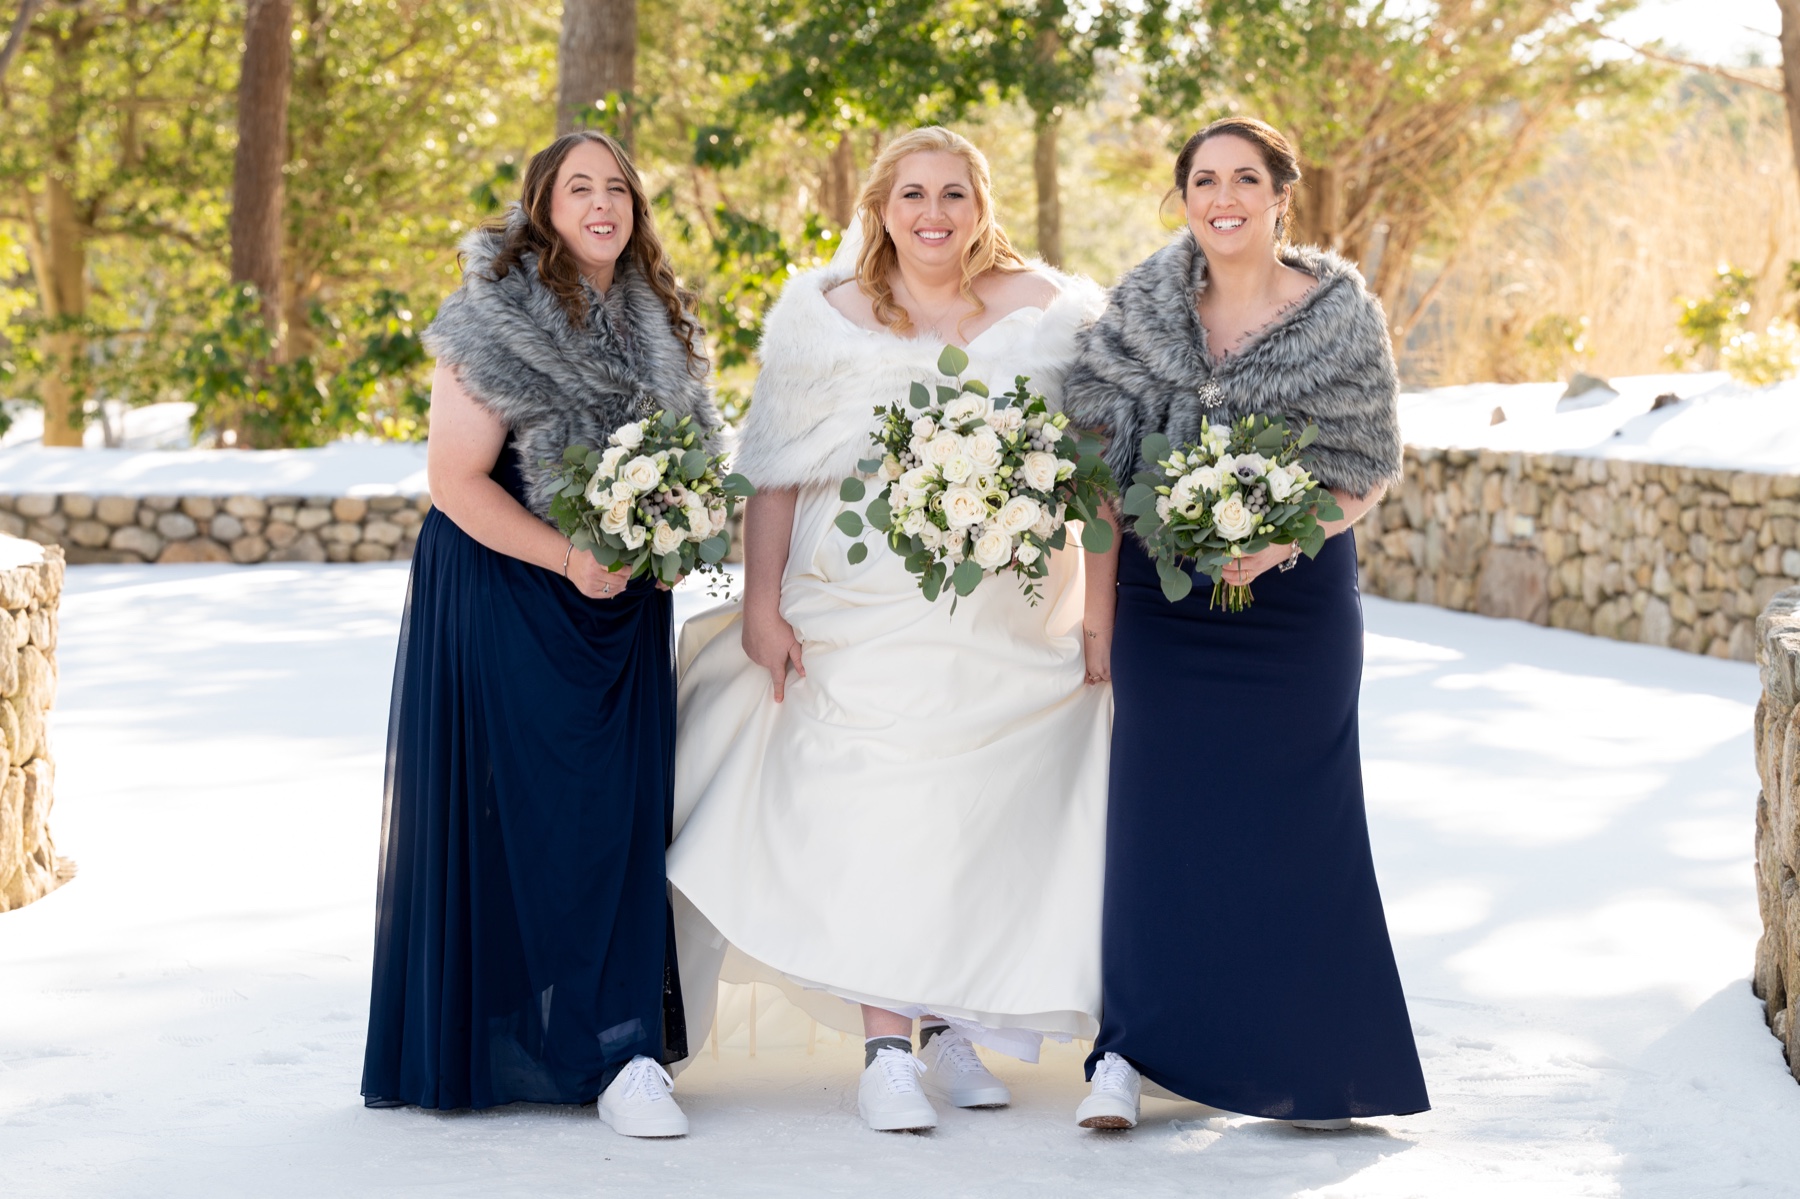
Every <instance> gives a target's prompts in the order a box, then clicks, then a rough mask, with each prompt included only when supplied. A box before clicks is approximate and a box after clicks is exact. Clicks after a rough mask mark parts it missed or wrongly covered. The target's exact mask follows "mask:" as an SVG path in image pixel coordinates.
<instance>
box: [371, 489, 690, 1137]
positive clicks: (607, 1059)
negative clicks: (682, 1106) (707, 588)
mask: <svg viewBox="0 0 1800 1199" xmlns="http://www.w3.org/2000/svg"><path fill="white" fill-rule="evenodd" d="M512 466H513V464H512V463H511V462H510V460H509V461H507V462H505V463H503V466H502V467H501V469H500V470H499V471H497V477H500V478H501V481H502V482H504V483H506V484H508V485H509V487H510V488H512V489H513V490H514V491H515V494H516V492H517V477H516V470H514V469H512ZM672 622H673V608H672V605H671V600H670V596H669V594H668V593H667V592H664V591H659V590H657V589H656V587H655V585H654V584H653V583H651V582H649V581H648V580H634V581H633V582H632V584H631V586H630V587H629V588H628V589H627V591H626V593H625V594H624V595H623V596H622V597H620V598H617V599H613V600H607V601H598V600H589V599H586V598H584V597H583V596H582V595H581V594H580V593H579V592H578V591H576V589H575V588H574V587H573V586H571V585H570V584H569V583H568V581H567V580H565V579H563V578H562V577H561V576H560V575H559V574H557V573H555V572H551V571H547V570H543V569H541V568H539V567H536V566H532V565H530V564H528V563H525V562H521V561H519V560H518V559H516V558H511V557H507V556H506V555H504V554H498V553H495V552H493V551H492V550H489V549H487V548H486V547H484V546H482V545H481V544H480V543H478V542H476V541H475V540H474V539H473V538H471V537H469V536H468V535H467V534H466V533H464V532H463V531H462V530H461V529H459V528H458V527H457V526H456V525H455V524H454V523H453V522H452V521H451V520H449V518H447V517H445V516H444V515H443V514H442V513H440V512H437V511H435V510H434V511H433V512H431V513H430V514H429V515H428V516H427V517H426V519H425V524H424V527H423V529H422V530H421V532H420V536H419V543H418V547H417V550H416V551H415V555H414V558H413V566H412V579H411V585H410V589H409V594H408V598H407V606H406V616H405V622H404V624H403V626H402V631H401V640H400V654H399V662H398V666H397V672H396V679H395V688H394V705H393V709H392V714H391V717H390V730H389V746H388V786H387V809H386V813H385V816H384V820H383V829H382V842H383V844H382V857H381V880H380V897H379V906H378V911H377V919H376V934H375V962H374V983H373V993H372V997H371V1000H370V1005H369V1039H368V1047H367V1053H366V1056H365V1059H364V1068H363V1081H362V1093H363V1097H364V1101H365V1102H366V1103H367V1104H369V1105H370V1106H372V1107H389V1106H397V1105H401V1104H416V1105H418V1106H420V1107H426V1108H442V1109H448V1108H484V1107H491V1106H494V1105H496V1104H501V1103H511V1102H515V1101H520V1100H529V1101H533V1102H539V1103H585V1102H588V1101H591V1100H593V1099H594V1098H595V1097H596V1096H597V1095H598V1094H599V1093H600V1091H601V1090H602V1089H604V1087H605V1085H606V1084H607V1083H608V1082H610V1081H611V1080H612V1078H613V1076H614V1075H616V1074H617V1072H618V1071H619V1069H620V1068H622V1067H623V1065H624V1064H625V1063H626V1062H629V1061H630V1060H631V1059H632V1058H633V1057H635V1056H637V1055H639V1054H644V1055H647V1056H649V1057H652V1058H655V1059H657V1060H659V1061H663V1062H670V1061H677V1060H680V1059H681V1058H683V1057H685V1056H686V1054H687V1049H686V1031H685V1028H684V1025H683V1021H682V1013H681V1006H680V993H681V992H680V987H679V983H678V980H677V979H676V977H675V954H674V948H673V931H672V929H673V925H672V921H671V918H670V912H669V903H668V892H667V886H666V883H665V879H664V874H663V853H664V850H665V848H666V847H667V845H668V840H669V833H670V824H671V819H672V815H673V813H672V804H673V799H674V789H673V776H674V749H675V677H674V662H673V623H672Z"/></svg>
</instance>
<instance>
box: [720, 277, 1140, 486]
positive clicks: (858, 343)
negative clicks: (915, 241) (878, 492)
mask: <svg viewBox="0 0 1800 1199" xmlns="http://www.w3.org/2000/svg"><path fill="white" fill-rule="evenodd" d="M1032 267H1033V269H1034V270H1037V271H1038V272H1039V273H1041V274H1043V275H1046V276H1047V277H1048V278H1050V280H1051V281H1052V282H1054V283H1055V284H1056V286H1057V288H1058V294H1057V296H1056V298H1055V299H1054V300H1052V301H1051V302H1050V304H1049V306H1048V307H1046V308H1043V309H1036V308H1030V309H1021V310H1019V311H1016V312H1013V313H1009V314H1008V315H1006V316H1004V317H1002V318H1001V319H1000V320H999V321H998V322H996V323H995V324H994V325H992V326H990V327H989V328H987V329H985V330H983V331H982V332H981V333H980V334H979V335H978V336H977V337H976V338H975V340H974V341H973V342H971V343H970V344H969V346H968V352H969V369H968V371H967V372H966V377H968V378H979V379H981V380H983V381H984V382H986V383H987V384H988V385H989V386H990V387H995V388H1001V389H1005V390H1010V389H1011V387H1012V382H1013V379H1014V377H1015V376H1017V375H1028V376H1030V378H1031V382H1032V386H1033V387H1034V388H1035V389H1036V390H1038V391H1039V392H1041V393H1043V394H1044V395H1045V396H1046V397H1048V398H1049V400H1050V401H1051V403H1052V404H1056V403H1058V402H1059V401H1060V398H1061V395H1062V377H1063V374H1064V372H1065V371H1066V370H1067V369H1068V366H1069V363H1070V361H1071V360H1072V359H1073V358H1074V355H1075V339H1076V335H1077V334H1078V333H1079V332H1080V330H1081V329H1082V328H1083V327H1084V326H1085V325H1086V324H1087V323H1088V322H1090V321H1092V320H1093V319H1094V317H1095V316H1097V315H1099V312H1100V310H1101V308H1102V307H1103V306H1104V304H1105V295H1104V293H1103V292H1102V291H1101V290H1100V288H1099V287H1098V286H1096V285H1095V284H1094V282H1093V281H1092V280H1089V279H1086V278H1083V277H1081V276H1078V275H1065V274H1063V273H1061V272H1060V271H1056V270H1053V269H1052V268H1050V267H1047V266H1044V265H1043V264H1041V263H1033V264H1032ZM850 273H851V272H850V271H849V270H848V269H846V268H839V269H837V270H833V269H832V268H831V267H823V268H820V269H819V270H815V271H807V272H805V273H803V274H799V275H796V276H794V278H792V279H791V280H789V281H788V284H787V286H786V288H784V289H783V291H782V293H781V297H780V299H778V300H777V301H776V302H775V305H774V307H773V308H771V309H770V311H769V315H768V318H767V320H766V321H765V322H764V324H763V339H762V346H761V348H760V350H759V357H760V358H761V360H762V372H761V374H759V375H758V376H757V380H756V388H755V391H754V393H753V395H752V398H751V404H750V414H749V416H748V417H747V418H746V419H745V421H744V426H743V429H742V430H741V438H740V442H739V446H738V452H737V459H736V461H735V463H734V467H735V469H737V470H739V471H741V472H742V473H743V474H745V475H746V476H748V478H749V479H750V481H751V482H752V483H754V484H756V485H757V486H758V487H767V488H782V487H810V486H828V487H832V488H835V487H836V486H837V485H838V483H839V482H840V481H841V480H842V479H844V478H845V477H846V476H848V475H852V474H855V473H856V463H857V460H858V459H861V458H864V457H867V456H868V451H869V433H870V431H871V430H872V429H873V428H874V419H873V412H874V411H875V410H876V409H877V408H879V407H885V406H886V405H887V404H889V403H892V402H893V401H894V400H896V399H903V398H904V397H905V395H906V389H907V385H908V384H909V383H912V382H913V381H915V380H917V381H920V382H935V381H937V379H938V374H937V358H938V354H939V353H940V352H941V351H942V350H943V348H944V343H943V342H942V341H939V340H937V339H934V338H911V337H899V336H896V335H895V334H893V333H888V332H881V331H876V330H873V329H865V328H863V327H862V326H860V325H858V324H856V323H855V322H853V321H851V320H849V319H848V318H847V317H845V316H844V315H843V313H841V312H839V311H838V310H837V309H835V308H833V307H832V306H831V304H830V302H829V301H827V300H826V298H825V293H826V292H828V291H830V290H831V289H832V288H833V287H836V286H837V285H838V284H840V283H842V282H844V281H845V280H846V279H848V278H849V277H850Z"/></svg>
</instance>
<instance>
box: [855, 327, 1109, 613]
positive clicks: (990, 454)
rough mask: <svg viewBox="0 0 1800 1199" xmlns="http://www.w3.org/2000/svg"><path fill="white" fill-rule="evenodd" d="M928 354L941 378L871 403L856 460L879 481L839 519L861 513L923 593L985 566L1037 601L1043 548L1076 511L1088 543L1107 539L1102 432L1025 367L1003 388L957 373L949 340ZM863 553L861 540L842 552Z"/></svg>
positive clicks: (975, 579) (958, 359)
mask: <svg viewBox="0 0 1800 1199" xmlns="http://www.w3.org/2000/svg"><path fill="white" fill-rule="evenodd" d="M937 365H938V372H939V373H940V374H942V375H944V376H946V377H948V378H949V379H950V381H951V382H950V383H948V384H944V383H940V384H938V385H937V386H936V388H935V389H933V388H931V387H927V386H926V385H925V384H923V383H914V384H913V385H912V389H911V395H910V397H909V399H908V402H907V403H906V404H901V403H899V402H895V403H893V404H890V405H888V406H887V407H885V408H877V409H875V415H876V416H877V417H878V418H880V424H879V426H877V428H876V430H875V432H874V433H873V434H871V437H872V439H873V441H874V443H875V454H874V456H873V457H870V458H867V459H864V460H863V461H861V462H859V463H857V467H858V469H859V470H861V471H864V472H866V473H868V474H872V475H874V476H875V477H876V481H878V482H879V484H880V488H881V489H880V491H879V492H877V493H876V495H875V497H874V498H873V499H872V500H870V501H869V503H868V505H867V507H866V508H865V509H864V512H863V514H862V515H860V516H859V515H858V514H857V513H856V512H854V511H845V512H841V513H839V514H838V518H837V526H838V528H839V529H841V530H842V531H843V532H844V534H845V535H846V536H849V537H855V538H861V537H862V535H863V532H864V530H865V522H866V527H867V528H868V529H871V530H873V531H874V532H875V533H876V534H878V535H879V536H881V537H882V538H883V539H884V540H885V541H886V542H887V544H888V547H889V548H890V549H892V550H893V551H894V553H896V554H898V555H900V558H901V561H902V563H903V564H904V565H905V567H906V569H907V570H908V571H909V572H910V573H912V574H913V575H915V576H917V578H918V580H919V589H920V590H921V591H922V592H924V594H925V598H926V599H928V600H933V601H935V600H936V599H937V598H938V596H939V595H940V594H942V593H943V591H944V589H945V587H946V585H948V586H949V588H950V589H951V590H953V591H954V592H955V593H956V595H957V597H959V598H960V597H962V596H966V595H968V594H969V593H970V592H972V591H974V590H975V588H976V587H977V586H979V585H980V583H981V581H982V580H983V579H985V578H987V577H989V576H990V575H997V574H1000V573H1002V572H1010V573H1012V574H1013V575H1015V576H1017V577H1018V579H1019V581H1020V587H1021V589H1022V590H1023V591H1024V593H1025V595H1026V598H1027V599H1029V600H1030V601H1031V602H1032V603H1036V602H1037V600H1038V597H1039V592H1038V583H1039V581H1040V580H1042V579H1043V577H1044V576H1045V575H1046V574H1048V573H1049V570H1050V553H1051V551H1053V550H1059V549H1062V548H1063V546H1064V545H1065V544H1066V543H1067V539H1068V528H1067V522H1068V521H1070V520H1080V521H1081V522H1082V532H1081V543H1082V545H1083V546H1084V547H1086V548H1087V549H1088V550H1091V551H1092V552H1094V553H1105V552H1106V551H1107V550H1108V549H1110V548H1111V547H1112V528H1111V527H1110V526H1109V525H1108V524H1107V523H1106V522H1105V521H1104V520H1101V519H1100V518H1099V512H1100V506H1101V505H1102V504H1104V503H1106V502H1107V499H1108V497H1109V496H1111V495H1112V494H1113V493H1114V492H1115V491H1116V486H1115V484H1114V482H1113V477H1112V472H1111V471H1109V470H1108V469H1107V467H1106V463H1105V461H1104V460H1103V459H1102V458H1101V457H1100V444H1099V442H1098V441H1097V440H1096V439H1095V438H1093V437H1092V436H1089V435H1087V434H1081V433H1077V432H1076V431H1075V430H1072V429H1070V428H1069V418H1068V417H1066V416H1064V415H1063V414H1062V413H1060V412H1052V411H1050V406H1049V403H1048V402H1047V401H1046V400H1045V398H1044V397H1043V396H1041V395H1039V394H1037V393H1036V392H1034V391H1032V390H1031V387H1030V381H1029V380H1028V379H1027V378H1026V377H1025V376H1023V375H1021V376H1019V377H1018V378H1017V379H1016V380H1015V381H1014V385H1013V390H1012V391H1011V392H1010V393H1008V394H1005V395H1000V396H993V395H990V393H989V391H988V387H987V385H986V384H985V383H983V382H981V380H979V379H964V378H962V373H963V371H964V370H966V369H968V365H969V356H968V355H967V354H965V353H964V352H963V351H962V350H961V349H959V348H958V347H956V346H946V347H944V352H943V353H942V354H941V355H940V356H939V357H938V364H937ZM867 494H868V485H867V484H865V482H864V480H863V479H862V478H861V477H860V476H855V475H853V476H851V477H850V478H848V479H845V480H844V482H843V485H842V486H841V487H840V488H839V490H838V495H839V497H840V498H841V499H843V500H844V501H845V502H847V503H855V502H857V501H859V500H861V499H863V498H864V497H865V496H866V495H867ZM868 554H869V546H868V544H867V543H866V542H864V541H862V540H858V541H857V542H856V544H854V545H852V546H851V547H850V552H849V559H850V561H851V562H852V563H856V562H861V561H862V560H863V559H864V558H866V557H868ZM951 610H952V611H954V610H955V601H954V600H953V601H952V603H951Z"/></svg>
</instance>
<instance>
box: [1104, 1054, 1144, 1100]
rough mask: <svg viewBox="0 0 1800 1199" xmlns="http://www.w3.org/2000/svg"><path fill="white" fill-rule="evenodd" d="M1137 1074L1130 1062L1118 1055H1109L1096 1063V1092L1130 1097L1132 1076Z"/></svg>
mask: <svg viewBox="0 0 1800 1199" xmlns="http://www.w3.org/2000/svg"><path fill="white" fill-rule="evenodd" d="M1136 1073H1137V1070H1136V1069H1134V1068H1133V1067H1132V1064H1131V1063H1130V1062H1128V1061H1126V1060H1125V1059H1124V1058H1122V1057H1120V1056H1119V1055H1118V1054H1116V1053H1109V1054H1107V1055H1106V1056H1105V1057H1103V1058H1101V1059H1100V1060H1099V1061H1098V1062H1096V1063H1094V1090H1095V1092H1100V1091H1108V1092H1111V1093H1113V1094H1117V1095H1126V1096H1129V1095H1130V1094H1131V1076H1132V1075H1134V1074H1136Z"/></svg>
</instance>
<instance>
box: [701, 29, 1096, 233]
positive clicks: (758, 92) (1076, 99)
mask: <svg viewBox="0 0 1800 1199" xmlns="http://www.w3.org/2000/svg"><path fill="white" fill-rule="evenodd" d="M1126 11H1127V10H1126V8H1125V6H1124V5H1119V4H1112V3H1101V4H1098V5H1094V6H1090V7H1086V8H1080V9H1078V8H1076V7H1074V6H1071V5H1070V4H1068V3H1066V2H1065V0H1014V2H1008V3H992V2H986V0H883V2H880V3H874V4H870V3H852V2H850V0H823V2H809V0H782V2H780V3H776V4H772V5H768V4H750V5H747V6H745V7H744V8H743V9H741V10H739V19H740V21H741V23H742V26H743V27H742V29H741V32H740V34H739V36H738V37H737V38H733V39H729V40H726V41H724V42H722V43H721V44H722V46H724V47H726V49H725V50H724V51H723V54H724V55H725V58H726V59H727V60H728V61H729V63H730V65H731V67H732V68H733V69H735V70H736V71H737V72H738V73H739V74H740V75H741V76H742V77H743V78H745V79H746V80H747V81H748V84H747V86H746V87H745V88H744V92H743V96H742V105H743V106H744V107H745V108H747V109H749V110H751V111H755V112H758V113H762V114H766V115H769V116H774V117H780V118H788V119H792V120H796V121H797V122H798V123H799V124H800V125H801V126H803V127H805V128H809V129H815V130H820V131H829V132H830V133H833V134H835V135H836V140H837V146H838V150H837V151H836V154H837V155H839V156H842V155H843V152H844V149H845V148H846V147H847V146H848V144H849V142H848V138H849V135H850V134H851V133H852V132H854V131H856V130H858V129H862V128H867V127H870V126H873V127H875V128H877V129H885V128H890V127H893V126H899V125H916V124H926V123H933V122H936V123H945V122H951V121H955V120H958V119H960V118H961V117H963V116H964V115H966V114H967V113H968V112H970V111H971V110H972V109H973V108H975V107H976V106H978V105H980V104H984V103H987V102H989V101H993V100H1010V99H1018V100H1022V101H1023V102H1024V103H1025V104H1026V106H1027V107H1028V108H1029V109H1030V111H1031V113H1032V120H1033V133H1034V139H1035V143H1036V144H1035V146H1034V153H1033V166H1034V174H1035V177H1036V184H1037V221H1036V226H1037V229H1036V232H1037V245H1038V252H1039V253H1040V254H1041V255H1042V256H1043V257H1044V258H1045V259H1046V260H1048V261H1050V262H1052V263H1058V262H1060V261H1061V260H1062V201H1061V187H1060V181H1059V178H1058V173H1057V163H1058V147H1057V137H1058V133H1059V131H1060V130H1061V127H1062V123H1063V118H1064V116H1065V114H1066V113H1067V112H1068V111H1069V110H1070V109H1071V108H1073V107H1075V106H1078V105H1081V104H1084V103H1086V102H1087V100H1088V99H1089V98H1090V97H1091V95H1092V93H1093V90H1094V87H1095V82H1096V79H1097V77H1098V71H1099V67H1100V64H1101V63H1102V62H1103V60H1104V56H1105V55H1106V54H1107V53H1108V52H1111V51H1116V50H1118V49H1119V48H1120V47H1121V46H1122V45H1123V44H1124V40H1125V37H1126V33H1127V28H1128V26H1127V21H1126V16H1125V14H1126ZM836 169H837V170H838V171H839V173H841V172H842V169H843V168H842V164H841V163H840V164H839V165H838V166H837V168H836ZM839 203H840V204H842V201H841V200H840V201H839ZM838 215H839V216H840V217H847V215H848V214H847V211H844V210H840V212H839V214H838Z"/></svg>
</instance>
